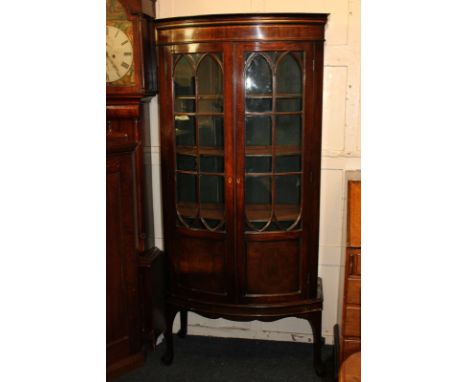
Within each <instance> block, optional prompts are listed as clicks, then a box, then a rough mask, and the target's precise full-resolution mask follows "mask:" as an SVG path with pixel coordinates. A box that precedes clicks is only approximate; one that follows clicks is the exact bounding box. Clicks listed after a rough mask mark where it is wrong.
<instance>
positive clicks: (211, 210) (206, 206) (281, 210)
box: [177, 202, 300, 222]
mask: <svg viewBox="0 0 468 382" xmlns="http://www.w3.org/2000/svg"><path fill="white" fill-rule="evenodd" d="M271 208H272V206H271V205H269V204H247V205H246V206H245V213H246V215H247V217H248V220H249V221H250V222H266V221H268V220H269V219H270V216H271ZM197 209H198V204H197V203H188V202H183V203H177V210H178V211H179V214H180V215H182V216H183V217H187V218H195V217H196V213H197ZM299 213H300V207H299V206H298V205H294V204H276V205H275V215H276V219H277V220H279V221H290V220H296V219H297V217H298V216H299ZM200 216H201V217H203V218H206V219H216V220H222V219H224V204H218V203H201V204H200Z"/></svg>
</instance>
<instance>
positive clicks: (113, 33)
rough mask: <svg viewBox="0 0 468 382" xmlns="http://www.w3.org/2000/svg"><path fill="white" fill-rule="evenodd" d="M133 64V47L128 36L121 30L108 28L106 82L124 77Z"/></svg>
mask: <svg viewBox="0 0 468 382" xmlns="http://www.w3.org/2000/svg"><path fill="white" fill-rule="evenodd" d="M132 64H133V47H132V43H131V41H130V39H129V37H128V36H127V34H126V33H125V32H124V31H122V30H121V29H119V28H116V27H113V26H110V25H108V26H107V27H106V81H107V82H114V81H117V80H120V79H121V78H122V77H124V76H125V75H126V74H127V73H128V72H129V70H130V68H131V67H132Z"/></svg>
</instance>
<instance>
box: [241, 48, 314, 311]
mask: <svg viewBox="0 0 468 382" xmlns="http://www.w3.org/2000/svg"><path fill="white" fill-rule="evenodd" d="M313 60H314V49H313V44H305V43H287V44H285V43H281V44H279V43H278V44H277V43H255V44H250V43H246V44H239V45H237V47H236V52H235V66H236V69H237V72H236V76H237V78H238V82H237V88H236V103H237V113H238V115H237V131H236V141H237V143H236V152H237V155H236V157H237V159H236V160H237V163H236V180H237V183H238V184H237V188H236V192H237V197H236V202H237V208H236V210H237V217H236V218H237V227H236V232H237V240H236V244H237V252H236V253H237V255H236V256H237V259H236V260H237V272H238V275H239V280H240V282H239V292H240V295H239V298H240V300H241V301H243V302H251V303H262V302H281V301H291V300H294V299H295V298H297V299H303V298H305V297H307V294H308V288H307V286H308V277H309V269H310V264H309V258H310V256H308V250H310V247H311V241H310V239H311V238H310V234H309V232H312V231H311V230H310V229H311V228H312V227H311V224H310V219H311V210H310V207H307V208H306V207H305V206H307V205H308V204H307V203H305V200H306V199H307V198H310V197H311V196H312V195H311V193H312V192H313V189H312V184H313V182H312V180H313V178H314V177H316V176H319V174H316V173H312V172H311V171H312V168H313V166H312V163H311V161H312V158H314V156H313V155H309V154H310V153H312V152H313V151H314V150H319V151H320V147H314V145H313V142H312V140H311V134H313V133H314V131H313V130H314V127H313V123H312V113H313V70H314V69H313V65H314V63H313Z"/></svg>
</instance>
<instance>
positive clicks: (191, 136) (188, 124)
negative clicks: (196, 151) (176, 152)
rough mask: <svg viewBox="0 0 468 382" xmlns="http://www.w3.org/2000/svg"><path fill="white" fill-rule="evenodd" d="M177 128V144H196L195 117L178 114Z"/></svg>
mask: <svg viewBox="0 0 468 382" xmlns="http://www.w3.org/2000/svg"><path fill="white" fill-rule="evenodd" d="M175 129H176V131H175V133H176V145H177V146H194V145H195V119H194V118H193V117H189V116H187V115H183V116H176V120H175Z"/></svg>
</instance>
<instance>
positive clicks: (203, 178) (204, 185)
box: [200, 175, 224, 204]
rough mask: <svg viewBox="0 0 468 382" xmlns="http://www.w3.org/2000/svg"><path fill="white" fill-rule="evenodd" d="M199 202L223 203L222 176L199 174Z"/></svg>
mask: <svg viewBox="0 0 468 382" xmlns="http://www.w3.org/2000/svg"><path fill="white" fill-rule="evenodd" d="M200 201H201V203H216V204H222V203H224V177H223V176H215V175H213V176H210V175H200Z"/></svg>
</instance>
